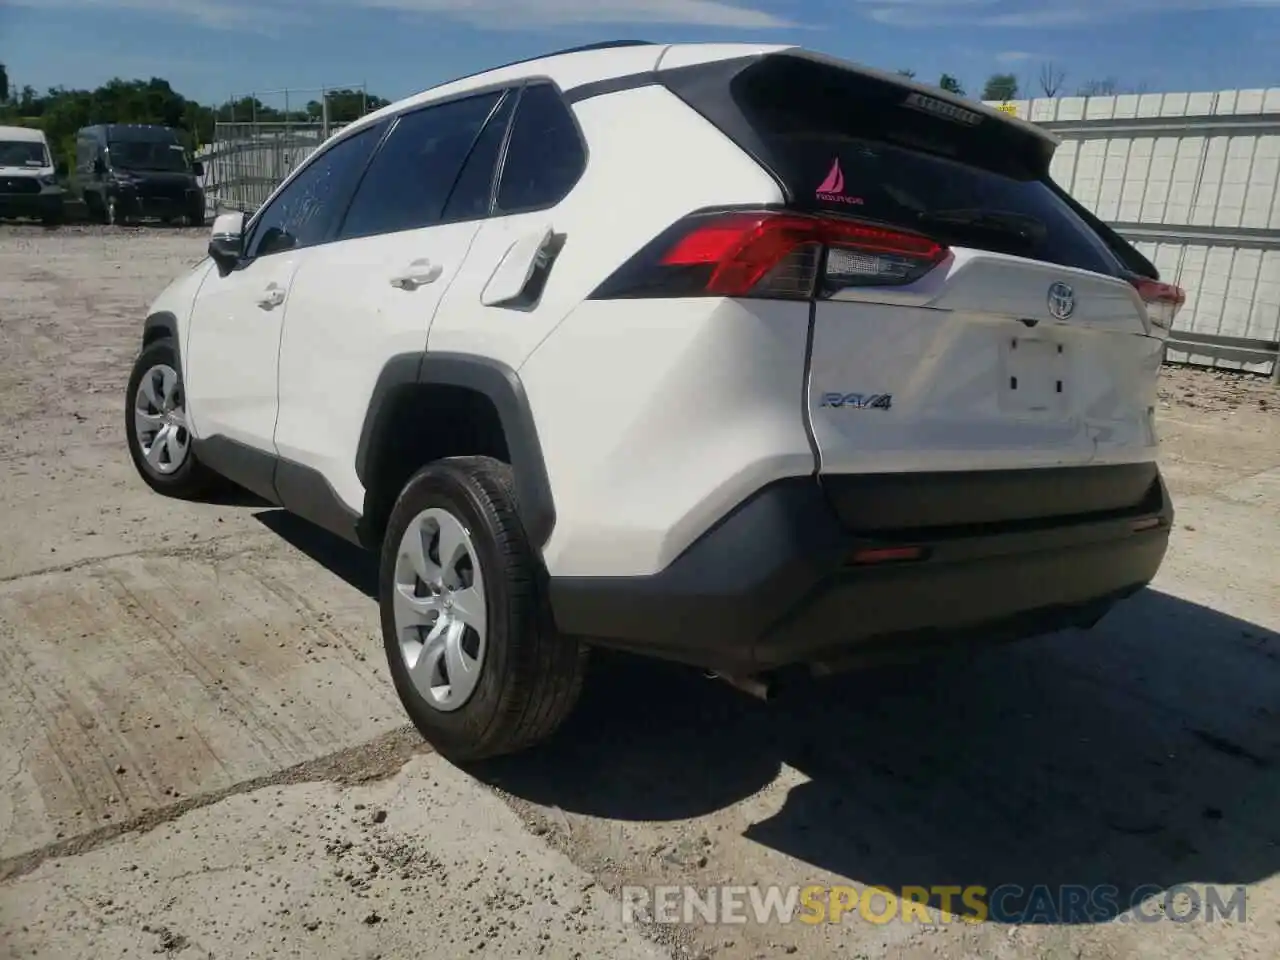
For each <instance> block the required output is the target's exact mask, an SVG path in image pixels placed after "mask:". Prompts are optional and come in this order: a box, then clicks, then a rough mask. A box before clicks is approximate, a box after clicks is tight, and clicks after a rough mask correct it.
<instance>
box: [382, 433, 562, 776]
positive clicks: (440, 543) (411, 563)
mask: <svg viewBox="0 0 1280 960" xmlns="http://www.w3.org/2000/svg"><path fill="white" fill-rule="evenodd" d="M544 582H545V577H544V576H543V574H542V568H541V562H540V560H539V559H538V557H537V555H536V553H535V551H534V550H533V549H532V547H531V546H530V544H529V542H528V539H527V537H526V535H525V532H524V527H523V525H522V524H521V523H520V520H519V518H518V513H517V504H516V498H515V493H514V484H513V482H512V476H511V468H510V467H509V466H507V465H506V464H504V463H501V462H499V461H497V460H493V459H490V458H488V457H456V458H450V459H447V460H439V461H436V462H435V463H432V464H429V465H428V466H426V467H424V468H423V469H422V470H420V471H419V472H418V473H417V474H415V475H414V476H413V477H412V478H411V479H410V480H409V483H408V484H407V485H406V486H405V488H404V490H403V491H402V492H401V494H400V497H399V499H398V500H397V501H396V505H395V507H394V509H393V510H392V512H391V518H390V520H389V522H388V525H387V532H386V538H385V540H384V541H383V545H382V556H381V563H380V568H379V579H378V588H379V591H378V592H379V599H380V607H381V613H382V635H383V642H384V645H385V646H386V653H387V662H388V665H389V667H390V670H391V678H392V680H393V682H394V683H395V688H396V692H397V693H398V694H399V696H400V702H401V703H402V704H403V705H404V708H405V710H406V712H407V713H408V714H409V717H410V719H411V720H412V721H413V723H414V725H415V726H416V727H417V728H418V730H419V732H421V734H422V735H423V737H425V738H426V739H427V740H428V741H430V742H431V744H432V745H433V746H435V748H436V749H437V750H439V751H440V753H441V754H442V755H444V756H445V757H447V758H449V759H451V760H454V761H468V760H480V759H484V758H488V757H494V756H499V755H502V754H509V753H514V752H516V751H518V750H521V749H523V748H525V747H529V746H532V745H533V744H535V743H537V742H538V741H540V740H544V739H545V738H547V737H549V736H550V735H551V734H552V733H554V732H555V731H556V729H557V728H558V727H559V726H560V724H561V723H562V722H563V721H564V719H565V718H566V717H567V716H568V715H569V713H570V712H571V711H572V709H573V707H574V705H575V704H576V703H577V699H578V694H579V692H580V691H581V689H582V678H583V672H584V670H585V668H586V650H585V648H583V647H582V646H581V645H580V644H578V643H577V642H576V641H574V640H571V639H569V638H567V637H564V636H561V635H560V634H558V633H557V632H556V630H555V629H554V626H553V624H552V622H551V617H550V613H549V609H548V607H547V605H546V600H545V590H544Z"/></svg>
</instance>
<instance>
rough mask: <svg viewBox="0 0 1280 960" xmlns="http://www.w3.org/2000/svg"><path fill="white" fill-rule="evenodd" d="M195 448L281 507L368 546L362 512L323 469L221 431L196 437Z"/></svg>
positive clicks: (214, 465)
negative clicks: (345, 500)
mask: <svg viewBox="0 0 1280 960" xmlns="http://www.w3.org/2000/svg"><path fill="white" fill-rule="evenodd" d="M192 447H193V448H194V450H195V454H196V456H197V457H199V458H200V461H201V463H204V464H205V465H206V466H208V467H209V468H210V469H211V470H213V471H215V472H217V473H220V474H221V475H222V476H224V477H226V478H227V479H228V480H230V481H231V482H232V483H235V484H238V485H239V486H241V487H244V488H245V489H246V490H248V491H249V492H250V493H255V494H257V495H258V496H260V497H262V499H264V500H266V501H267V502H268V503H271V504H272V505H274V506H277V507H283V508H284V509H286V510H288V511H289V512H290V513H295V514H297V515H298V516H299V517H301V518H302V519H304V520H309V521H311V522H312V523H314V524H316V525H317V526H319V527H323V528H324V529H325V530H328V531H329V532H330V533H332V534H335V535H337V536H339V537H342V539H344V540H348V541H350V542H351V543H354V544H356V545H358V546H363V545H364V544H363V543H362V541H361V539H360V537H359V535H358V533H357V528H358V524H359V521H360V517H359V515H357V514H356V512H355V511H354V510H352V509H350V508H349V507H348V506H347V505H346V504H345V503H343V502H342V499H341V498H340V497H339V496H338V494H337V492H335V491H334V489H333V487H331V486H330V485H329V481H328V480H326V479H325V478H324V474H322V473H320V471H318V470H314V469H312V468H311V467H307V466H303V465H302V464H300V463H294V462H293V461H292V460H286V459H285V458H284V457H280V456H277V455H275V454H274V453H267V452H266V451H265V450H259V449H257V448H256V447H251V446H249V445H248V444H245V443H241V442H240V441H238V440H232V439H230V438H229V437H224V436H222V435H220V434H215V435H213V436H211V437H205V438H204V439H201V440H195V441H193V442H192Z"/></svg>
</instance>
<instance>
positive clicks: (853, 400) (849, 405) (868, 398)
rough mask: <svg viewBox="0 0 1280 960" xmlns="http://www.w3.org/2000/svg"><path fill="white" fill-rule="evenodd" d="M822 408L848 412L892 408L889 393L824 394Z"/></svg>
mask: <svg viewBox="0 0 1280 960" xmlns="http://www.w3.org/2000/svg"><path fill="white" fill-rule="evenodd" d="M821 405H822V406H824V407H833V408H837V409H841V410H843V409H850V410H888V409H889V408H890V407H892V406H893V394H890V393H824V394H823V395H822V404H821Z"/></svg>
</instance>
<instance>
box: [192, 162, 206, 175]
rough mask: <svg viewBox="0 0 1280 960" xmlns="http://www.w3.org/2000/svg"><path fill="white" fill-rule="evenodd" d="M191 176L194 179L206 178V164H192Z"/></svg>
mask: <svg viewBox="0 0 1280 960" xmlns="http://www.w3.org/2000/svg"><path fill="white" fill-rule="evenodd" d="M191 175H192V176H193V177H203V176H204V164H203V163H201V162H200V161H199V160H197V161H196V162H195V163H193V164H191Z"/></svg>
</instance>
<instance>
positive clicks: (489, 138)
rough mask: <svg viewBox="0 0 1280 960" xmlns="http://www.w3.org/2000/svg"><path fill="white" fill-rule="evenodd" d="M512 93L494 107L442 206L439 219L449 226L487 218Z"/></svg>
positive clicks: (508, 116) (509, 117)
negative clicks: (457, 222) (462, 221)
mask: <svg viewBox="0 0 1280 960" xmlns="http://www.w3.org/2000/svg"><path fill="white" fill-rule="evenodd" d="M515 101H516V94H514V93H509V94H507V96H505V97H503V99H502V102H501V103H500V104H498V107H497V109H496V110H494V111H493V115H492V116H491V117H490V118H489V122H488V123H486V124H485V126H484V129H483V130H482V131H480V136H478V137H477V138H476V142H475V145H474V146H473V147H472V148H471V155H470V156H469V157H467V162H466V163H465V164H463V166H462V172H461V173H460V174H458V180H457V182H456V183H455V184H454V185H453V193H452V194H451V195H450V196H449V202H448V203H446V204H445V206H444V215H443V218H442V219H443V220H445V221H446V222H449V223H452V222H455V221H459V220H477V219H480V218H482V217H487V216H488V215H489V208H490V206H491V205H492V204H493V177H494V173H495V172H496V170H497V167H498V157H499V156H500V155H501V153H502V142H503V141H504V140H505V139H506V136H507V124H508V123H509V122H510V120H511V110H512V108H513V107H514V106H515Z"/></svg>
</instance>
